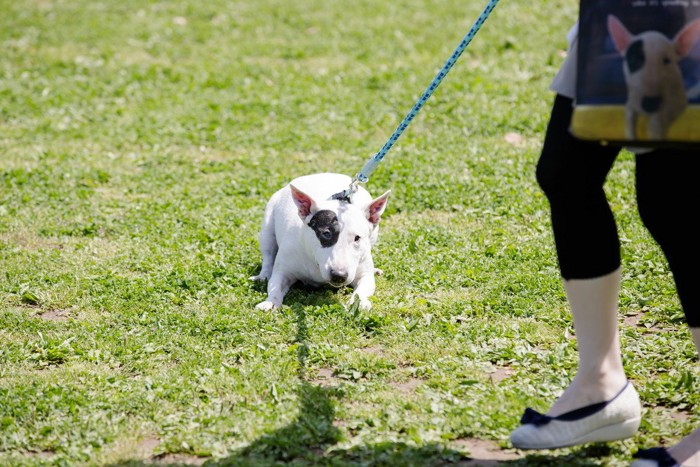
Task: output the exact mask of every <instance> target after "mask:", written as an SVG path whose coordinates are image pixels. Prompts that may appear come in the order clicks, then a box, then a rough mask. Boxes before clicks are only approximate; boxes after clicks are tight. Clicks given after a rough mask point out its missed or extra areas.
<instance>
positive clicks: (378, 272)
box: [374, 268, 384, 276]
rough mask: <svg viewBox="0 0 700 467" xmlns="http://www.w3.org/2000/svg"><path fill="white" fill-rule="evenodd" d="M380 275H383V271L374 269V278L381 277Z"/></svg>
mask: <svg viewBox="0 0 700 467" xmlns="http://www.w3.org/2000/svg"><path fill="white" fill-rule="evenodd" d="M382 274H384V271H382V270H381V269H379V268H374V275H375V276H381V275H382Z"/></svg>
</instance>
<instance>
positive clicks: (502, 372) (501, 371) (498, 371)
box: [489, 367, 514, 384]
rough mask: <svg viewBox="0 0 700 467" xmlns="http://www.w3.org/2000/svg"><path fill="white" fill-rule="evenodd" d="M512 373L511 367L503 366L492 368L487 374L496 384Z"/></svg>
mask: <svg viewBox="0 0 700 467" xmlns="http://www.w3.org/2000/svg"><path fill="white" fill-rule="evenodd" d="M513 373H514V371H513V369H512V368H508V367H504V368H494V370H493V371H492V372H489V376H490V377H491V381H492V382H493V383H494V384H498V383H500V382H501V381H503V380H504V379H506V378H508V377H509V376H511V375H512V374H513Z"/></svg>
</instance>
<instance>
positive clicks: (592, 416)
mask: <svg viewBox="0 0 700 467" xmlns="http://www.w3.org/2000/svg"><path fill="white" fill-rule="evenodd" d="M641 420H642V404H641V402H640V401H639V394H637V391H636V390H635V389H634V386H632V384H631V383H630V382H629V381H628V382H627V384H626V385H625V387H624V388H622V390H621V391H620V392H619V393H618V394H617V395H616V396H615V397H613V398H612V399H610V400H609V401H605V402H599V403H597V404H592V405H589V406H586V407H582V408H580V409H576V410H572V411H571V412H567V413H565V414H562V415H558V416H556V417H550V416H548V415H543V414H541V413H539V412H537V411H535V410H533V409H531V408H527V409H525V413H524V414H523V416H522V418H521V419H520V423H521V426H520V427H518V428H516V429H515V430H513V431H512V432H511V434H510V442H511V444H512V445H513V447H516V448H519V449H556V448H563V447H567V446H575V445H577V444H585V443H596V442H605V441H616V440H620V439H625V438H630V437H632V436H634V434H635V433H636V432H637V430H638V429H639V423H640V422H641Z"/></svg>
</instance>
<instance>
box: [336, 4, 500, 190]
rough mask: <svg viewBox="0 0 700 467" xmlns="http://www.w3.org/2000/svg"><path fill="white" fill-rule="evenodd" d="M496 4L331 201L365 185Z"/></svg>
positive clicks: (493, 6) (484, 12)
mask: <svg viewBox="0 0 700 467" xmlns="http://www.w3.org/2000/svg"><path fill="white" fill-rule="evenodd" d="M497 3H498V0H489V3H488V5H486V8H484V11H482V12H481V14H480V15H479V18H477V20H476V22H475V23H474V25H472V27H471V28H470V29H469V32H468V33H467V34H466V35H465V36H464V38H463V39H462V42H460V43H459V45H458V46H457V48H456V49H455V51H454V52H452V55H451V56H450V58H449V59H448V60H447V62H445V64H444V65H443V67H442V69H441V70H440V71H439V72H438V74H437V75H436V76H435V78H433V81H432V82H431V83H430V85H429V86H428V87H427V89H426V90H425V91H423V95H422V96H420V98H419V99H418V101H417V102H416V103H415V104H414V105H413V108H412V109H411V110H410V111H409V112H408V114H407V115H406V116H405V117H404V119H403V121H402V122H401V124H400V125H399V126H398V128H396V130H394V133H393V134H392V135H391V137H390V138H389V140H388V141H387V142H386V143H384V146H382V148H381V149H380V150H379V151H378V152H377V153H376V154H375V155H374V156H372V157H371V158H370V159H369V160H368V161H367V162H366V163H365V165H364V167H362V170H361V171H360V173H358V174H357V175H355V178H353V179H352V182H351V183H350V186H349V187H348V188H347V189H346V190H344V191H341V192H340V193H336V194H334V195H333V196H332V198H333V199H338V200H344V201H348V202H349V201H350V195H351V194H353V193H354V192H355V190H357V184H358V183H366V182H367V180H369V176H370V175H371V174H372V172H374V169H376V168H377V166H378V165H379V163H380V162H381V161H382V159H384V156H386V153H387V152H389V149H391V147H392V146H393V145H394V143H396V141H397V140H398V139H399V137H400V136H401V134H402V133H403V132H404V130H405V129H406V128H407V127H408V124H409V123H411V121H412V120H413V118H414V117H415V116H416V114H418V111H419V110H420V109H421V108H422V107H423V105H424V104H425V102H426V101H427V100H428V99H429V98H430V96H432V95H433V92H434V91H435V89H437V87H438V86H439V85H440V83H442V80H443V79H444V78H445V76H447V73H448V72H449V71H450V69H452V66H453V65H454V64H455V63H456V62H457V59H459V57H460V55H462V52H464V49H466V48H467V46H468V45H469V43H470V42H471V41H472V39H473V38H474V36H475V35H476V33H477V32H479V29H481V26H482V25H483V24H484V22H485V21H486V18H488V17H489V15H490V14H491V12H492V11H493V9H494V8H496V4H497Z"/></svg>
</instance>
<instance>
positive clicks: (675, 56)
mask: <svg viewBox="0 0 700 467" xmlns="http://www.w3.org/2000/svg"><path fill="white" fill-rule="evenodd" d="M608 31H609V32H610V36H611V37H612V40H613V43H614V44H615V48H616V49H617V51H618V52H619V53H620V55H622V57H623V59H624V74H625V81H626V83H627V103H626V104H625V135H626V137H627V139H630V140H634V139H636V137H637V132H636V127H637V119H638V118H639V115H647V116H649V125H648V129H647V131H648V136H649V139H663V138H665V137H666V135H667V133H668V129H669V127H670V126H671V124H672V123H673V122H674V121H675V120H676V119H677V118H678V117H679V116H680V115H681V114H682V113H683V112H684V111H685V109H686V107H687V106H688V96H687V95H686V90H685V86H684V84H683V75H682V74H681V69H680V68H679V66H678V62H679V61H680V60H681V59H682V58H683V57H685V56H686V55H687V54H688V52H690V50H691V49H692V48H693V46H694V45H695V42H696V41H697V40H698V38H699V37H700V19H696V20H694V21H691V22H690V23H688V24H687V25H685V26H684V27H683V29H681V30H680V31H679V32H678V34H676V36H675V37H674V38H673V39H672V40H671V39H669V38H667V37H666V36H665V35H663V34H661V33H660V32H658V31H644V32H642V33H640V34H632V33H630V32H629V30H628V29H627V28H626V27H625V26H624V25H623V24H622V22H621V21H620V20H619V19H618V18H617V17H616V16H614V15H609V16H608Z"/></svg>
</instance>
